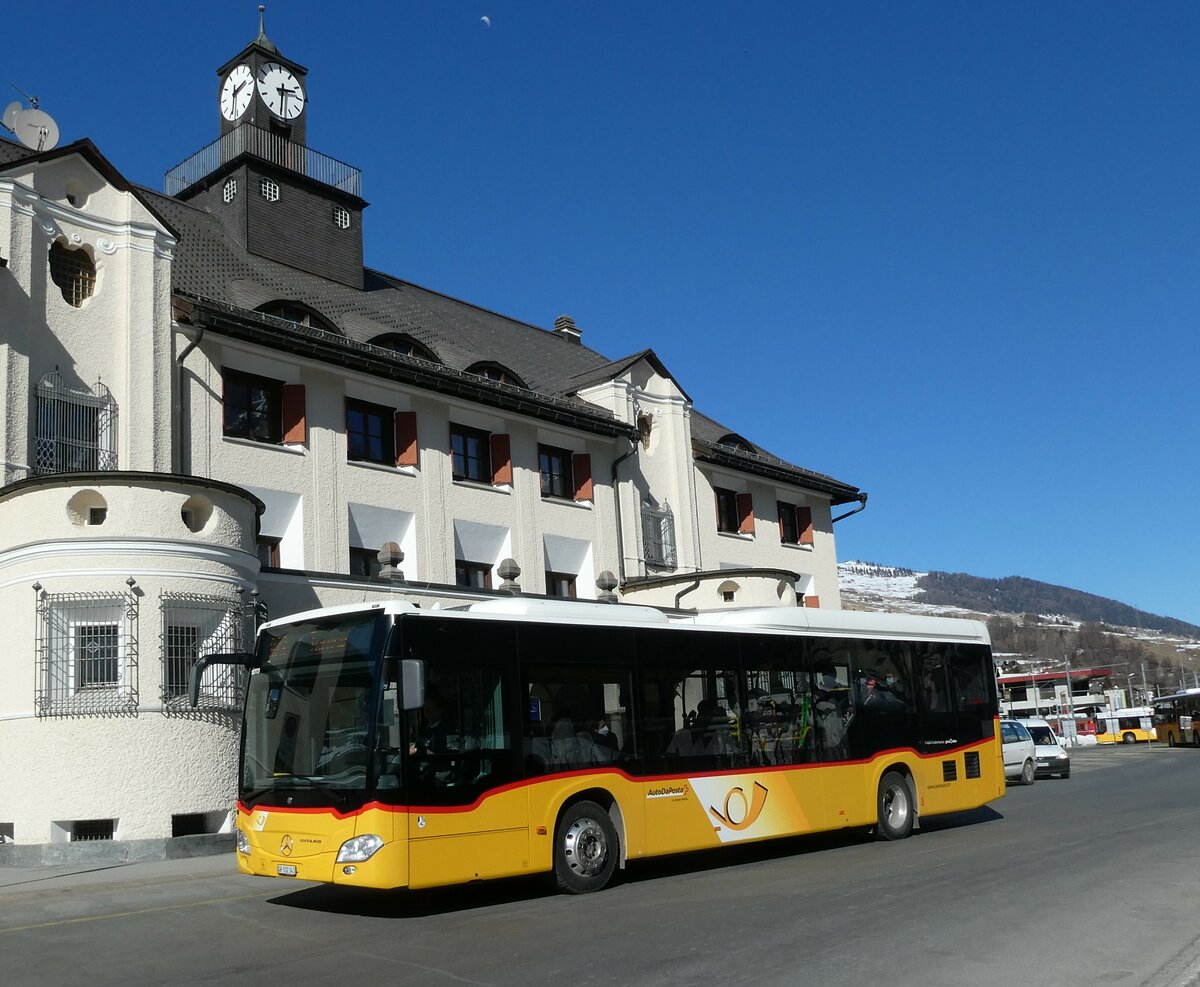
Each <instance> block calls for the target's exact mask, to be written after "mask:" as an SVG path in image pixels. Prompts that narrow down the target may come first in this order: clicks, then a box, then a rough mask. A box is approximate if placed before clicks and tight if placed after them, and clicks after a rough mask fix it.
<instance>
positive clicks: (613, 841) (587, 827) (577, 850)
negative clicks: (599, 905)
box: [554, 802, 620, 894]
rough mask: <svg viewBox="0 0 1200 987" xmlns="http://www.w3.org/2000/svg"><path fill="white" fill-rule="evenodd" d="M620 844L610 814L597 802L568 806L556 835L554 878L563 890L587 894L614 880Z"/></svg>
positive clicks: (559, 822)
mask: <svg viewBox="0 0 1200 987" xmlns="http://www.w3.org/2000/svg"><path fill="white" fill-rule="evenodd" d="M619 849H620V845H619V843H618V841H617V831H616V828H615V827H614V826H613V824H612V819H611V818H609V815H608V812H607V811H606V810H605V809H604V808H602V807H601V806H599V805H597V804H596V803H595V802H575V803H574V804H572V805H570V806H568V807H567V809H566V811H564V812H563V814H562V818H560V819H559V821H558V827H557V828H556V829H555V833H554V877H555V880H556V881H557V883H558V887H559V890H560V891H568V892H570V893H571V894H587V893H588V892H589V891H599V890H600V889H601V888H602V887H604V886H605V885H606V884H607V883H608V882H609V880H611V878H612V875H613V871H614V870H615V869H616V866H617V856H618V851H619Z"/></svg>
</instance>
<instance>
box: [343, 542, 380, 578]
mask: <svg viewBox="0 0 1200 987" xmlns="http://www.w3.org/2000/svg"><path fill="white" fill-rule="evenodd" d="M350 575H352V576H358V577H359V578H360V579H374V578H375V577H376V576H378V575H379V549H377V548H351V549H350Z"/></svg>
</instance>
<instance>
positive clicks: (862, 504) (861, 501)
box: [829, 493, 867, 524]
mask: <svg viewBox="0 0 1200 987" xmlns="http://www.w3.org/2000/svg"><path fill="white" fill-rule="evenodd" d="M855 499H856V500H857V501H858V506H857V507H856V508H854V510H852V511H847V512H846V513H845V514H839V515H838V516H837V517H835V518H834V519H833V520H832V521H830V522H829V523H830V524H837V523H838V522H839V521H844V520H845V519H846V518H848V517H849V516H850V515H851V514H857V513H858V512H859V511H863V510H866V507H867V495H866V494H865V493H860V494H859V495H858V496H857V497H856V498H855Z"/></svg>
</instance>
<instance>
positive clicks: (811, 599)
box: [804, 593, 821, 609]
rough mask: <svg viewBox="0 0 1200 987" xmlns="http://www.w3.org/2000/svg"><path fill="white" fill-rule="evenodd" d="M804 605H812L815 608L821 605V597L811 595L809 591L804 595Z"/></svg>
mask: <svg viewBox="0 0 1200 987" xmlns="http://www.w3.org/2000/svg"><path fill="white" fill-rule="evenodd" d="M804 605H805V606H806V607H813V608H814V609H817V608H819V607H820V606H821V598H820V597H819V596H813V595H812V594H811V593H810V594H808V595H807V596H805V597H804Z"/></svg>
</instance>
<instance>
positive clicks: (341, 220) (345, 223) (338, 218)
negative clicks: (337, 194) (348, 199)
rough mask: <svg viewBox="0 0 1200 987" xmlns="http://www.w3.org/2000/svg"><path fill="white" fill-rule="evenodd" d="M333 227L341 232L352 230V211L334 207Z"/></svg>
mask: <svg viewBox="0 0 1200 987" xmlns="http://www.w3.org/2000/svg"><path fill="white" fill-rule="evenodd" d="M333 225H334V226H336V227H337V228H338V229H339V230H348V229H350V210H349V209H345V208H343V207H342V206H334V207H333Z"/></svg>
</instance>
